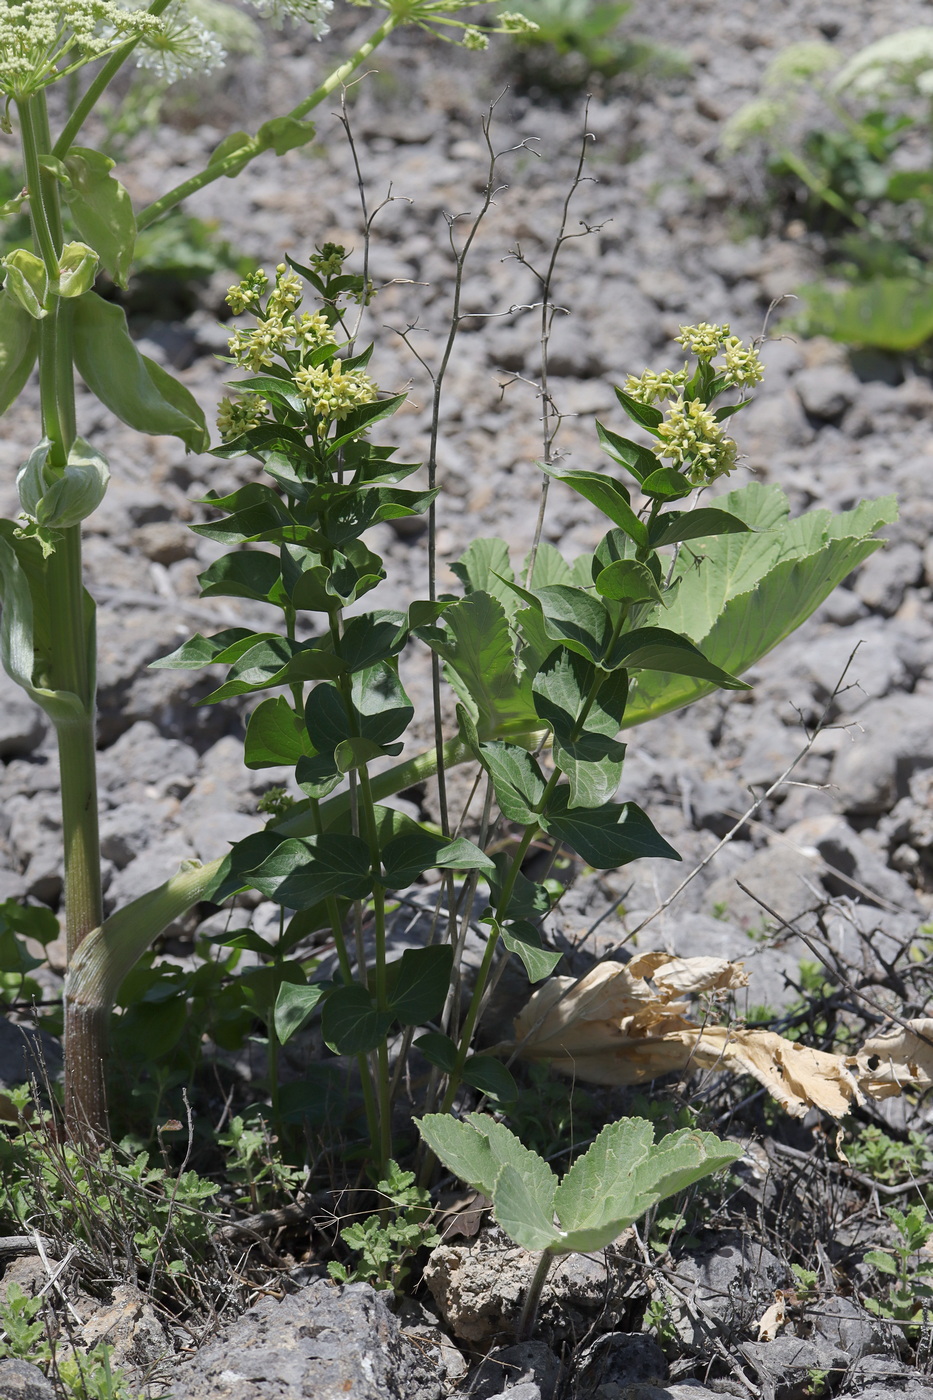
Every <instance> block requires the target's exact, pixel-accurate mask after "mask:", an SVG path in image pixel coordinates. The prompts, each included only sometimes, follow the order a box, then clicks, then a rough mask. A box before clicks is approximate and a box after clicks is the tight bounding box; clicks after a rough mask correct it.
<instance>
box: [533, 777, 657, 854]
mask: <svg viewBox="0 0 933 1400" xmlns="http://www.w3.org/2000/svg"><path fill="white" fill-rule="evenodd" d="M540 822H541V825H542V826H543V827H544V828H545V830H546V831H549V832H550V833H551V835H552V836H554V837H556V838H557V840H558V841H563V842H565V844H566V845H568V846H569V847H570V848H571V850H573V851H576V853H577V855H578V856H580V857H581V859H582V860H584V861H586V863H587V865H592V866H594V867H595V868H596V869H597V870H612V869H614V868H615V866H617V865H627V864H628V862H629V861H631V860H639V859H640V858H641V857H643V856H652V857H655V858H659V859H662V860H680V856H679V855H678V854H677V852H676V851H675V850H674V848H673V846H669V845H668V843H667V842H666V841H665V840H664V837H663V836H662V835H661V834H660V832H659V831H657V830H656V828H655V827H654V826H653V825H652V822H651V820H650V819H649V818H648V817H647V816H646V815H645V813H644V812H643V811H642V810H641V808H640V807H638V806H637V805H636V804H635V803H634V802H623V803H621V804H619V803H616V802H607V803H604V804H603V805H602V806H601V807H597V808H595V809H588V808H586V807H571V806H570V792H569V789H568V788H566V787H558V788H555V790H554V792H553V793H552V794H551V796H550V797H549V799H548V804H547V810H546V812H545V814H544V816H543V817H541V818H540Z"/></svg>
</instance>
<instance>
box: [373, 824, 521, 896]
mask: <svg viewBox="0 0 933 1400" xmlns="http://www.w3.org/2000/svg"><path fill="white" fill-rule="evenodd" d="M382 863H383V868H384V875H383V878H384V880H385V883H386V885H387V886H388V888H389V889H392V890H401V889H404V888H405V886H406V885H410V884H413V883H414V881H415V880H417V878H418V876H419V875H423V874H424V872H425V871H426V870H433V869H434V868H435V867H438V868H440V869H442V870H484V871H493V870H495V866H494V865H493V862H492V860H491V859H490V857H489V856H487V855H486V854H485V853H484V852H483V851H481V850H480V848H479V846H476V845H474V843H473V842H472V841H468V840H467V839H466V838H465V837H463V836H460V837H457V839H456V840H454V841H451V840H448V839H446V838H445V837H443V836H436V835H435V834H434V833H433V832H431V831H423V830H415V831H410V832H406V833H405V834H404V835H401V836H397V837H395V838H394V839H393V840H391V841H389V842H388V844H387V845H386V846H384V847H383V851H382Z"/></svg>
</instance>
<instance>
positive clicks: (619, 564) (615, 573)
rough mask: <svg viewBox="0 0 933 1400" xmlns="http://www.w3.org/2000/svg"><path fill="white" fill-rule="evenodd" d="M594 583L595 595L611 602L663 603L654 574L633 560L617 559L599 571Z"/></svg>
mask: <svg viewBox="0 0 933 1400" xmlns="http://www.w3.org/2000/svg"><path fill="white" fill-rule="evenodd" d="M595 583H596V591H597V593H599V594H600V595H601V597H603V598H611V599H612V600H613V602H617V603H644V602H655V603H661V602H663V597H662V594H661V590H660V589H659V588H658V585H657V582H656V580H655V577H654V574H653V573H652V572H651V570H650V569H649V568H648V566H647V564H638V563H636V562H635V560H634V559H619V560H617V561H616V562H615V563H614V564H610V565H609V567H608V568H606V569H600V571H599V573H598V574H597V575H596V579H595Z"/></svg>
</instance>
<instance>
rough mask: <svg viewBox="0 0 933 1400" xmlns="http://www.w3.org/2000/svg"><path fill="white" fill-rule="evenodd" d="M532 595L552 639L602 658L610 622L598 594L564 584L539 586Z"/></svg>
mask: <svg viewBox="0 0 933 1400" xmlns="http://www.w3.org/2000/svg"><path fill="white" fill-rule="evenodd" d="M535 597H536V598H537V599H538V602H539V604H540V605H541V612H542V615H543V617H544V630H545V631H546V633H547V635H548V636H549V637H551V638H552V640H553V641H555V642H562V643H563V644H564V646H565V647H569V648H570V650H571V651H575V652H578V653H579V654H580V655H581V656H585V657H586V658H587V659H588V660H590V661H601V660H602V659H603V657H604V655H605V653H606V648H607V646H608V645H609V640H610V637H611V633H612V622H611V620H610V617H609V614H608V612H607V611H606V609H605V607H604V606H603V604H602V603H601V602H600V600H599V599H598V598H594V597H593V596H592V594H590V593H584V592H583V590H582V589H580V588H568V587H567V586H566V585H563V584H555V585H552V586H551V587H550V588H538V589H536V590H535Z"/></svg>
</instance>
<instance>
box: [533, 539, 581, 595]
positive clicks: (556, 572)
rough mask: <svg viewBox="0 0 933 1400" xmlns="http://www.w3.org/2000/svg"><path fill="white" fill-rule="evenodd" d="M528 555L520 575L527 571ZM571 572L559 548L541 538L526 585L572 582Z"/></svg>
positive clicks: (545, 586)
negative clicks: (528, 581) (529, 578)
mask: <svg viewBox="0 0 933 1400" xmlns="http://www.w3.org/2000/svg"><path fill="white" fill-rule="evenodd" d="M530 557H531V556H530V555H529V556H527V557H526V559H525V562H524V565H523V566H522V577H523V578H524V577H525V576H526V574H527V572H528V561H529V559H530ZM572 583H573V572H572V570H571V567H570V565H569V564H568V563H567V560H566V559H565V558H564V556H563V555H562V554H561V552H560V550H559V549H557V548H555V546H554V545H552V544H548V542H547V540H542V541H541V542H540V544H539V545H538V549H537V553H536V554H535V563H534V568H533V570H532V573H531V582H530V583H529V585H528V587H529V588H532V589H536V588H549V587H550V586H551V585H552V584H572Z"/></svg>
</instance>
